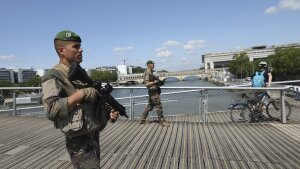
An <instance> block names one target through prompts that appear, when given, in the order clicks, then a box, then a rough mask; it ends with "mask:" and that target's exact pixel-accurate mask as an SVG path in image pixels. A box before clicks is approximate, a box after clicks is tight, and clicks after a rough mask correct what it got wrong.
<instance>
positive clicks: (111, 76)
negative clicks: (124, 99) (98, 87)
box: [91, 70, 118, 82]
mask: <svg viewBox="0 0 300 169" xmlns="http://www.w3.org/2000/svg"><path fill="white" fill-rule="evenodd" d="M91 78H92V79H93V80H98V81H101V82H115V81H117V79H118V74H117V72H115V71H114V72H110V71H97V70H93V71H92V72H91Z"/></svg>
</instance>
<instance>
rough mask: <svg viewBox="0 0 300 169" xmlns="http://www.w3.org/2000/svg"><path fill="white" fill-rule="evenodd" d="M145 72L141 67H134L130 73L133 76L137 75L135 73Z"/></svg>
mask: <svg viewBox="0 0 300 169" xmlns="http://www.w3.org/2000/svg"><path fill="white" fill-rule="evenodd" d="M145 70H146V69H145V68H142V67H140V66H137V67H134V68H133V69H132V73H134V74H137V73H144V71H145Z"/></svg>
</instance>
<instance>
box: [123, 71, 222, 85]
mask: <svg viewBox="0 0 300 169" xmlns="http://www.w3.org/2000/svg"><path fill="white" fill-rule="evenodd" d="M226 70H227V69H226V68H220V69H207V70H205V69H197V70H186V71H177V72H162V73H156V75H157V76H158V77H159V78H160V80H164V79H166V78H177V79H178V80H181V81H183V80H185V79H186V78H187V77H190V76H197V77H199V78H200V79H207V78H211V77H213V76H215V75H216V74H219V73H222V72H225V71H226ZM143 79H144V74H143V73H139V74H130V75H119V83H120V84H126V83H131V84H136V83H139V84H141V83H143Z"/></svg>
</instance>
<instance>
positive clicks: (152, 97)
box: [141, 93, 163, 119]
mask: <svg viewBox="0 0 300 169" xmlns="http://www.w3.org/2000/svg"><path fill="white" fill-rule="evenodd" d="M154 107H155V108H156V111H157V116H158V118H162V117H163V108H162V104H161V101H160V95H159V94H158V93H153V94H149V99H148V105H147V107H146V108H145V111H144V112H143V114H142V116H141V119H146V118H147V116H148V114H149V112H150V111H152V110H153V108H154Z"/></svg>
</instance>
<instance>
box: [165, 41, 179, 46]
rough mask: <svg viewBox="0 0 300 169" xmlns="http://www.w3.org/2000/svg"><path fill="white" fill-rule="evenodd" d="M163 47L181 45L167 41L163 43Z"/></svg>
mask: <svg viewBox="0 0 300 169" xmlns="http://www.w3.org/2000/svg"><path fill="white" fill-rule="evenodd" d="M163 46H169V47H178V46H181V44H180V43H179V42H178V41H175V40H168V41H166V42H165V43H163Z"/></svg>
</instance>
